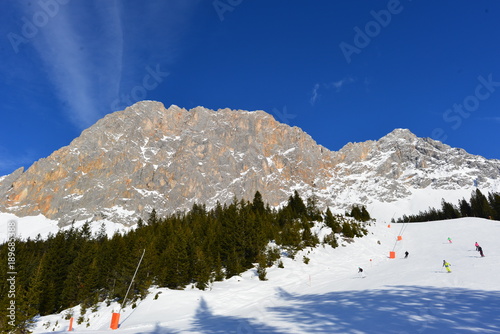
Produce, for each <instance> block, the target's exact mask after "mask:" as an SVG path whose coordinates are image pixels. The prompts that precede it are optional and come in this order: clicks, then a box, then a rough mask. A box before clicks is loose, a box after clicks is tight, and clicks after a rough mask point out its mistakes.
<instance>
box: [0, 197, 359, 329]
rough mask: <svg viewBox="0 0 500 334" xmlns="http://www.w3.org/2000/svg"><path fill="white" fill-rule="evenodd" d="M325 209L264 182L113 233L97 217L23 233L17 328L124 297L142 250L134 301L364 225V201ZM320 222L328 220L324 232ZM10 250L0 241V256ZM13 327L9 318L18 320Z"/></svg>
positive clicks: (0, 323) (3, 324) (2, 280)
mask: <svg viewBox="0 0 500 334" xmlns="http://www.w3.org/2000/svg"><path fill="white" fill-rule="evenodd" d="M348 215H349V216H352V217H354V218H352V217H346V216H343V215H333V214H332V212H331V211H330V210H329V209H327V210H326V211H325V212H321V211H320V210H319V209H318V208H317V206H316V201H315V199H314V198H310V199H308V200H307V202H306V203H304V202H303V200H302V199H301V197H300V196H299V194H298V193H297V192H296V191H295V192H294V195H292V196H290V197H289V199H288V202H287V204H286V205H284V206H282V207H281V208H279V209H271V208H270V207H269V205H266V204H265V203H264V201H263V199H262V196H261V194H260V193H259V192H256V194H255V196H254V198H253V201H244V200H236V199H234V200H233V202H232V203H230V204H224V205H221V204H220V203H218V204H217V205H216V206H215V207H214V208H212V209H210V210H208V209H207V208H206V207H205V206H204V205H199V204H195V205H193V207H192V209H191V210H190V211H188V212H185V213H176V214H172V215H169V216H167V217H158V215H157V214H156V211H155V210H153V211H152V212H151V214H150V216H149V218H148V219H147V220H146V221H143V220H142V219H139V220H138V222H137V227H136V228H135V229H134V230H131V231H130V232H128V233H125V234H115V235H113V236H112V237H108V236H107V235H106V231H105V230H104V226H103V227H102V228H101V230H100V231H99V232H98V233H97V234H94V235H93V234H92V233H91V230H90V225H89V224H88V223H86V224H85V225H83V227H82V228H79V229H77V228H74V227H73V226H72V227H71V228H69V229H66V230H60V231H59V232H57V233H56V234H51V235H49V236H48V238H46V239H42V238H41V237H40V236H38V237H37V238H35V239H27V240H16V250H15V252H16V270H17V275H16V291H15V294H16V299H15V303H16V328H17V331H18V332H20V333H26V332H27V328H29V324H30V321H31V319H32V318H33V317H34V316H36V315H47V314H53V313H57V312H61V311H63V310H65V309H68V308H71V307H73V306H76V305H81V306H82V308H83V310H82V312H84V311H85V310H86V309H87V308H91V307H93V306H95V305H96V304H97V303H98V302H102V301H106V302H111V301H119V302H122V301H123V298H124V296H125V293H126V290H127V288H128V285H129V284H130V282H131V280H132V276H133V274H134V271H135V268H136V265H137V262H138V260H139V258H140V256H141V254H142V252H143V250H145V256H144V258H143V261H142V264H141V267H140V270H139V271H138V273H137V276H136V278H135V280H134V283H133V289H132V292H133V293H132V297H131V298H130V299H129V300H130V302H131V303H134V302H135V301H136V300H138V299H140V298H143V297H145V295H146V294H147V290H148V288H149V287H151V286H160V287H168V288H171V289H183V288H185V287H186V286H187V285H189V284H193V285H194V286H195V287H197V288H199V289H206V288H207V287H209V285H210V284H211V282H214V281H221V280H224V279H225V278H229V277H232V276H234V275H239V274H241V273H242V272H244V271H245V270H247V269H250V268H252V267H256V268H257V273H258V276H259V278H260V279H261V280H265V279H266V268H268V267H270V266H272V265H278V266H282V265H283V264H282V262H281V260H280V257H281V256H282V255H287V256H290V257H292V258H293V257H294V256H295V254H296V253H297V252H298V251H299V250H301V249H304V248H306V247H314V246H317V245H318V244H320V243H324V244H329V245H331V246H332V247H337V246H338V238H339V237H341V236H343V237H345V238H354V237H362V236H363V235H366V234H367V230H366V229H365V228H364V223H362V221H367V220H369V214H368V212H367V211H366V209H364V208H358V207H354V208H353V209H352V210H351V212H350V213H349V214H348ZM314 222H320V223H322V224H324V225H326V226H328V227H330V228H331V233H330V234H329V235H328V236H326V237H325V238H324V240H319V238H318V236H317V235H316V234H315V233H314V232H313V229H312V227H313V226H314ZM7 256H8V247H7V244H6V243H5V244H2V245H0V258H1V259H6V258H7ZM6 263H7V261H3V260H2V262H1V264H0V267H1V269H0V298H1V299H0V316H1V318H0V328H2V329H9V327H8V326H7V319H8V318H6V315H7V313H8V311H7V309H8V306H9V302H10V300H9V298H8V289H9V284H8V281H7V278H8V275H7V273H8V272H9V270H8V268H7V264H6ZM11 329H12V328H10V330H11Z"/></svg>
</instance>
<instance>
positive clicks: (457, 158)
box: [0, 101, 500, 226]
mask: <svg viewBox="0 0 500 334" xmlns="http://www.w3.org/2000/svg"><path fill="white" fill-rule="evenodd" d="M474 187H479V188H480V189H481V190H482V191H483V192H485V193H487V192H488V191H497V192H498V191H500V161H499V160H488V159H485V158H483V157H480V156H475V155H471V154H468V153H467V152H465V151H463V150H461V149H457V148H451V147H449V146H447V145H444V144H442V143H440V142H437V141H434V140H432V139H428V138H418V137H417V136H415V135H414V134H413V133H411V132H410V131H409V130H405V129H396V130H394V131H393V132H391V133H389V134H388V135H386V136H384V137H383V138H381V139H379V140H377V141H367V142H364V143H349V144H347V145H346V146H345V147H343V148H342V149H341V150H339V151H338V152H334V151H329V150H328V149H326V148H325V147H322V146H321V145H318V144H317V143H316V142H315V141H314V140H313V138H311V137H310V136H309V135H308V134H306V133H305V132H304V131H302V130H301V129H299V128H297V127H290V126H288V125H286V124H282V123H279V122H277V121H276V120H275V119H274V118H273V117H272V116H271V115H269V114H267V113H265V112H264V111H254V112H248V111H243V110H230V109H222V110H218V111H213V110H209V109H206V108H203V107H197V108H194V109H192V110H189V111H188V110H185V109H182V108H179V107H177V106H171V107H169V108H168V109H166V108H165V107H164V106H163V104H161V103H159V102H153V101H142V102H138V103H136V104H135V105H133V106H131V107H129V108H127V109H125V110H123V111H119V112H115V113H112V114H109V115H107V116H106V117H104V118H103V119H101V120H99V121H98V122H97V123H96V124H95V125H93V126H91V127H90V128H88V129H87V130H85V131H83V132H82V134H81V136H80V137H78V138H76V139H75V140H74V141H73V142H72V143H71V144H70V145H69V146H66V147H63V148H61V149H59V150H57V151H56V152H54V153H53V154H51V155H50V156H49V157H47V158H45V159H41V160H39V161H37V162H36V163H34V164H33V165H32V166H31V167H30V168H29V169H28V170H26V171H24V170H23V169H19V170H17V171H15V172H14V173H12V174H10V175H8V176H6V177H4V178H2V179H0V212H8V213H13V214H16V215H17V216H20V217H24V216H37V215H39V214H42V215H44V216H45V217H47V218H49V219H52V220H56V221H57V222H58V224H59V225H60V226H65V225H68V224H70V223H71V222H72V220H77V221H81V220H92V221H99V220H103V219H104V220H106V219H107V220H111V221H113V222H115V223H117V222H118V223H122V224H124V225H128V226H130V225H133V224H134V223H135V222H136V220H137V218H138V217H142V218H147V216H148V215H149V213H150V212H151V210H152V209H153V208H155V209H156V210H157V211H158V213H159V214H160V215H164V214H170V213H173V212H175V211H177V210H188V209H190V208H191V207H192V205H193V204H194V203H204V204H206V205H207V206H208V207H211V206H213V205H214V204H215V203H216V202H217V201H219V202H221V203H227V202H230V201H232V200H233V199H234V198H235V197H236V198H243V199H248V200H251V199H252V198H253V196H254V194H255V192H256V191H259V192H260V193H261V194H262V196H263V198H264V201H266V202H267V203H269V204H270V205H272V206H277V205H280V204H281V203H283V202H284V201H286V200H287V198H288V196H290V195H291V194H292V193H293V191H294V190H298V191H299V193H300V195H301V196H303V197H310V196H315V197H316V198H317V199H318V203H319V205H320V206H321V207H322V209H324V208H325V207H326V206H329V207H331V208H332V209H333V210H334V211H340V212H343V211H344V210H345V209H346V208H348V207H349V206H352V205H353V204H363V205H368V206H376V207H377V208H381V207H387V209H384V214H385V215H384V219H387V218H388V217H389V218H390V217H391V216H393V215H394V213H395V212H394V209H393V208H394V206H395V204H396V203H397V202H399V201H400V200H404V201H408V202H411V203H415V202H416V201H415V199H419V197H422V196H421V194H422V191H424V193H425V194H428V197H425V196H424V197H422V199H425V198H426V200H425V205H424V207H423V208H422V209H426V208H427V207H428V206H431V205H432V206H439V205H440V201H441V198H442V197H439V195H440V194H441V193H442V192H448V193H449V194H451V196H452V197H453V196H455V197H456V196H457V195H458V196H460V197H466V198H468V197H469V196H470V192H471V191H472V189H474ZM445 198H446V199H447V200H449V199H448V198H449V197H448V196H446V197H445ZM453 199H454V198H452V199H451V200H453ZM418 202H419V203H420V202H421V201H418ZM379 203H384V205H382V206H379V205H378V204H379ZM403 213H406V214H408V213H413V212H403Z"/></svg>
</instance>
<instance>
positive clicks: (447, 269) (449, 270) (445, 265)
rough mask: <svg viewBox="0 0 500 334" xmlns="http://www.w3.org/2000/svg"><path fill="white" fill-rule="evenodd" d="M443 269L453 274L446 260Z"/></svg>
mask: <svg viewBox="0 0 500 334" xmlns="http://www.w3.org/2000/svg"><path fill="white" fill-rule="evenodd" d="M443 267H445V268H446V271H448V272H449V273H451V269H450V267H451V264H449V263H448V262H446V260H443Z"/></svg>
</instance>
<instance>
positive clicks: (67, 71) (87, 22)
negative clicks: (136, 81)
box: [33, 1, 123, 128]
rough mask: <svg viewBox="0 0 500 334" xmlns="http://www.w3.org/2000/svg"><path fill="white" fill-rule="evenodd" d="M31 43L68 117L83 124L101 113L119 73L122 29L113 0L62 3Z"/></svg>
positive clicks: (114, 89) (116, 85)
mask: <svg viewBox="0 0 500 334" xmlns="http://www.w3.org/2000/svg"><path fill="white" fill-rule="evenodd" d="M94 5H95V4H94ZM96 32H98V33H96ZM33 46H34V47H35V49H36V51H37V52H38V54H39V56H40V58H41V59H42V61H43V63H44V65H45V71H46V73H47V76H48V78H49V80H50V81H51V82H52V84H53V86H54V88H55V92H56V95H57V96H58V98H59V100H60V101H61V102H62V103H63V104H64V105H65V108H66V111H67V113H68V116H69V118H70V120H71V121H72V122H73V123H74V124H75V125H77V126H78V127H79V128H86V127H88V126H89V125H91V124H92V123H94V122H95V121H96V119H98V118H99V117H101V116H102V115H103V112H104V107H105V106H104V101H107V100H109V99H110V98H111V97H112V96H116V95H117V94H118V92H119V84H120V79H121V71H122V53H123V34H122V28H121V20H120V9H119V7H118V4H117V2H116V1H112V2H107V5H106V6H105V7H102V6H101V7H100V8H99V9H96V7H95V6H92V5H90V6H89V5H87V6H84V5H81V4H77V3H76V2H70V3H68V4H67V5H65V6H61V7H60V8H59V11H58V12H57V13H56V15H55V16H54V17H53V18H52V19H51V21H50V22H49V23H48V24H46V25H45V26H44V27H42V28H41V29H40V36H36V37H35V38H33Z"/></svg>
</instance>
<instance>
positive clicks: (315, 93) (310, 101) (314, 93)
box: [309, 83, 320, 106]
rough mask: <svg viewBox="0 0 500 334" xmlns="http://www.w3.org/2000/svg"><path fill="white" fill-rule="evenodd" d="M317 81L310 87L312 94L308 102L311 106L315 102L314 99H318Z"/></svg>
mask: <svg viewBox="0 0 500 334" xmlns="http://www.w3.org/2000/svg"><path fill="white" fill-rule="evenodd" d="M319 86H320V85H319V83H317V84H315V85H314V87H313V89H312V95H311V99H310V100H309V103H311V105H312V106H313V105H314V104H315V103H316V100H317V99H318V96H319V94H318V90H319Z"/></svg>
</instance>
